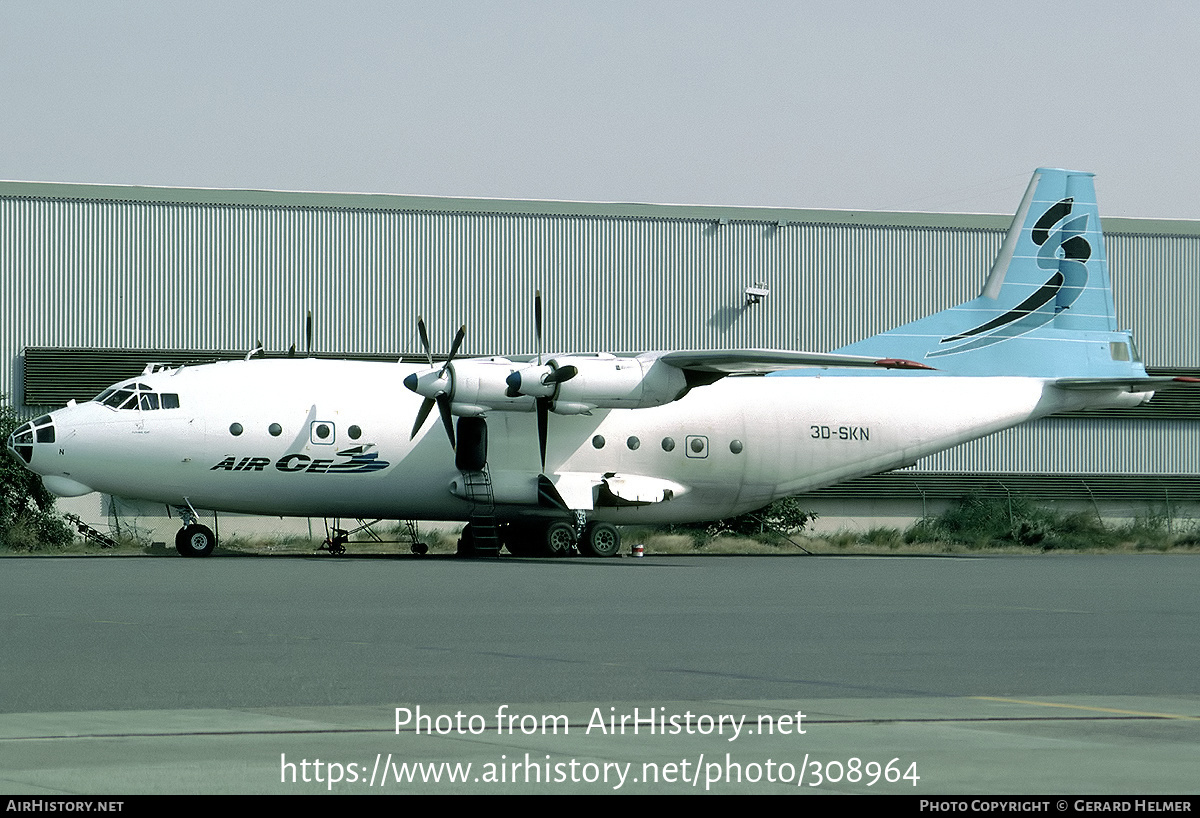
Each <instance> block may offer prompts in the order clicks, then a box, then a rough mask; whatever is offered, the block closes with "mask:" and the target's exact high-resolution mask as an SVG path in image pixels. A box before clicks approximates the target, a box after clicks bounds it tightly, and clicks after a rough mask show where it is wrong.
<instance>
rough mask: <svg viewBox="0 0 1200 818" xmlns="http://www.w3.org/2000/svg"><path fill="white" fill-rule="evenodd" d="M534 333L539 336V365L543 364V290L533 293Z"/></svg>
mask: <svg viewBox="0 0 1200 818" xmlns="http://www.w3.org/2000/svg"><path fill="white" fill-rule="evenodd" d="M533 334H534V337H536V338H537V355H538V366H541V365H542V291H541V290H536V291H535V292H534V294H533Z"/></svg>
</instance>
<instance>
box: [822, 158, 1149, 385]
mask: <svg viewBox="0 0 1200 818" xmlns="http://www.w3.org/2000/svg"><path fill="white" fill-rule="evenodd" d="M837 352H842V353H847V354H855V355H878V356H879V357H888V358H907V359H909V360H913V361H920V362H922V363H925V364H928V365H929V366H932V367H935V368H937V369H938V370H940V371H942V372H943V373H947V374H955V375H1028V376H1033V377H1046V378H1062V377H1091V378H1101V377H1104V378H1130V377H1145V374H1146V372H1145V368H1144V367H1143V366H1142V364H1141V361H1140V360H1139V357H1138V354H1137V349H1136V347H1135V346H1134V344H1133V338H1132V337H1131V335H1130V334H1129V333H1127V332H1122V331H1119V330H1118V328H1117V323H1116V315H1115V312H1114V309H1113V297H1112V287H1111V284H1110V282H1109V277H1108V259H1107V258H1106V256H1105V253H1104V236H1103V235H1102V233H1101V229H1100V211H1099V209H1098V208H1097V206H1096V190H1095V186H1094V185H1093V184H1092V174H1090V173H1082V172H1078V171H1068V170H1056V169H1048V168H1039V169H1038V170H1037V171H1035V172H1034V174H1033V180H1032V181H1031V182H1030V183H1029V189H1028V190H1027V191H1026V192H1025V198H1024V199H1023V200H1022V201H1021V207H1020V209H1019V210H1018V211H1017V215H1016V216H1015V217H1014V219H1013V223H1012V227H1010V228H1009V230H1008V234H1007V235H1006V236H1005V238H1004V243H1003V244H1002V245H1001V247H1000V253H999V255H998V256H997V257H996V261H995V263H994V264H993V265H992V271H991V273H990V274H989V275H988V278H987V283H986V284H985V285H984V288H983V292H982V293H980V295H979V297H978V298H975V299H972V300H971V301H968V302H966V303H965V304H959V305H958V306H956V307H951V308H950V309H948V310H943V311H942V312H939V313H935V314H934V315H930V316H928V317H926V318H922V319H919V320H917V321H914V322H912V323H910V324H906V325H904V326H902V327H898V328H896V329H893V330H889V331H887V332H884V333H881V334H879V335H875V336H873V337H871V338H867V339H866V340H863V341H859V342H857V343H854V344H851V345H849V346H846V347H843V348H842V349H839V350H837Z"/></svg>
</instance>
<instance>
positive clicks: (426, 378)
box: [404, 358, 536, 417]
mask: <svg viewBox="0 0 1200 818" xmlns="http://www.w3.org/2000/svg"><path fill="white" fill-rule="evenodd" d="M516 369H517V365H516V364H514V363H513V362H512V361H510V360H508V359H507V358H469V359H467V360H465V361H454V362H453V363H451V364H450V365H449V366H447V367H445V372H444V373H443V371H442V367H434V368H432V369H426V370H422V371H418V372H413V373H412V374H410V375H409V376H408V377H407V378H405V379H404V385H405V386H406V387H408V388H409V389H411V390H412V391H413V392H416V393H417V394H418V395H420V396H421V397H424V398H428V399H430V400H436V399H437V397H438V395H447V396H449V398H450V413H451V414H453V415H457V416H459V417H476V416H478V415H482V414H484V413H485V412H490V411H493V410H499V411H505V412H532V411H533V410H534V409H535V408H536V405H535V403H534V400H533V398H530V397H527V396H525V395H517V396H515V397H510V396H509V394H508V392H507V389H508V386H507V384H506V383H505V379H506V378H507V377H508V376H509V375H511V374H512V373H513V372H514V371H516Z"/></svg>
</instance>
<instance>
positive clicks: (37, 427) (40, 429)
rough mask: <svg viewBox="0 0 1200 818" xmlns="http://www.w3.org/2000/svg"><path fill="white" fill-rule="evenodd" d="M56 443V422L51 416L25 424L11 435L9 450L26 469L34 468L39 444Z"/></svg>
mask: <svg viewBox="0 0 1200 818" xmlns="http://www.w3.org/2000/svg"><path fill="white" fill-rule="evenodd" d="M53 442H54V421H53V419H52V418H51V417H50V416H49V415H42V416H41V417H39V418H36V419H34V420H31V421H30V422H29V423H25V424H23V425H21V426H19V427H17V430H16V431H15V432H13V433H12V434H11V435H9V438H8V448H9V451H11V452H12V453H13V454H15V455H16V456H17V457H18V458H20V460H21V462H22V463H24V464H25V466H26V467H28V468H30V469H32V468H33V458H34V451H35V449H36V447H37V444H39V443H53Z"/></svg>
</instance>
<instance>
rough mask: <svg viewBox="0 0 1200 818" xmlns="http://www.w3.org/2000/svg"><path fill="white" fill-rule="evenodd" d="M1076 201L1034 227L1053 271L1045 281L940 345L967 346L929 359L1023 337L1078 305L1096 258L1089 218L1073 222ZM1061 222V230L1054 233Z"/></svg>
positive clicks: (1044, 263)
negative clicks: (1090, 262) (1089, 265)
mask: <svg viewBox="0 0 1200 818" xmlns="http://www.w3.org/2000/svg"><path fill="white" fill-rule="evenodd" d="M1074 203H1075V200H1074V199H1073V198H1066V199H1063V200H1061V201H1059V202H1055V203H1054V204H1052V205H1051V206H1050V207H1048V208H1046V211H1045V212H1044V213H1042V215H1041V216H1039V217H1038V220H1037V222H1035V223H1034V225H1033V230H1032V231H1031V235H1030V238H1032V239H1033V243H1034V244H1035V245H1037V246H1038V247H1039V248H1041V249H1040V250H1038V254H1037V264H1038V266H1039V267H1041V268H1042V269H1044V270H1053V272H1052V273H1051V275H1050V278H1049V279H1047V280H1046V283H1045V284H1043V285H1042V286H1041V287H1039V288H1038V290H1037V291H1036V292H1034V293H1033V294H1032V295H1030V296H1029V297H1028V298H1026V299H1025V300H1024V301H1022V302H1021V303H1020V304H1017V305H1016V306H1015V307H1013V308H1012V309H1010V310H1008V311H1007V312H1005V313H1003V314H1001V315H997V316H996V317H995V318H991V319H989V320H987V321H985V322H984V323H982V324H978V325H977V326H974V327H972V328H971V329H968V330H964V331H963V332H960V333H957V334H955V335H948V336H946V337H945V338H943V339H941V341H939V343H942V344H948V343H952V342H954V341H962V342H964V343H960V344H958V345H957V346H954V347H949V348H945V349H941V350H938V351H936V352H931V353H929V357H931V358H932V357H936V356H939V355H950V354H953V353H956V352H966V351H968V350H972V349H980V348H982V347H985V346H991V345H992V344H998V343H1000V342H1001V341H1006V340H1008V339H1009V338H1015V337H1016V336H1018V335H1024V334H1025V333H1027V332H1030V331H1032V330H1035V329H1037V328H1038V327H1041V326H1044V325H1045V324H1048V323H1050V321H1051V320H1052V319H1053V318H1054V316H1055V315H1056V314H1057V313H1059V312H1061V311H1063V310H1065V309H1069V308H1070V306H1071V305H1072V304H1074V303H1075V299H1077V298H1079V294H1080V293H1081V292H1083V288H1084V286H1086V285H1087V279H1088V272H1087V261H1088V259H1090V258H1091V257H1092V246H1091V245H1090V244H1089V243H1088V240H1087V239H1086V238H1084V236H1083V234H1084V233H1086V232H1087V222H1088V216H1087V214H1086V213H1085V214H1083V215H1081V216H1077V217H1076V218H1074V219H1069V217H1070V215H1071V210H1072V207H1073V205H1074ZM1060 223H1061V224H1062V226H1061V227H1060V228H1059V229H1058V230H1056V231H1054V232H1051V231H1052V230H1053V228H1054V227H1055V225H1058V224H1060ZM1052 239H1053V240H1052ZM1060 251H1061V255H1060V254H1059V253H1060ZM1051 302H1054V308H1053V309H1049V308H1048V305H1049V304H1050V303H1051Z"/></svg>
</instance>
